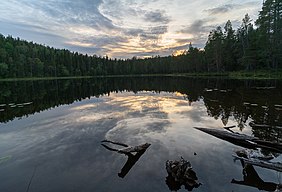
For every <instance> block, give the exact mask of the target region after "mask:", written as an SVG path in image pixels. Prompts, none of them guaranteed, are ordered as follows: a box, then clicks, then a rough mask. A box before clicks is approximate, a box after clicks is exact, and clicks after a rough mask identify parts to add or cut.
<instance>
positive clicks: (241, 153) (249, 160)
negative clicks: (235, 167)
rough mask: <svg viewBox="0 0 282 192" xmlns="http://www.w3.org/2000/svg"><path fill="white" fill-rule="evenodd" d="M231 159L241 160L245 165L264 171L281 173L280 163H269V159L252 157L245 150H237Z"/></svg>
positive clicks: (281, 166)
mask: <svg viewBox="0 0 282 192" xmlns="http://www.w3.org/2000/svg"><path fill="white" fill-rule="evenodd" d="M232 156H233V157H235V158H237V159H240V160H242V161H243V162H244V163H245V164H250V165H255V166H259V167H262V168H266V169H271V170H275V171H278V172H282V163H279V162H271V161H269V160H270V159H271V157H262V156H259V155H252V153H251V152H248V151H247V150H238V151H236V152H235V154H233V155H232Z"/></svg>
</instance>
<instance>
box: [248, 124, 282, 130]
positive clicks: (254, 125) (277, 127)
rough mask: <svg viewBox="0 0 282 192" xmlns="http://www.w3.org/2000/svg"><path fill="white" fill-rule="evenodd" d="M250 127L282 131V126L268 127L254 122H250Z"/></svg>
mask: <svg viewBox="0 0 282 192" xmlns="http://www.w3.org/2000/svg"><path fill="white" fill-rule="evenodd" d="M249 125H250V126H251V127H258V128H271V129H282V126H275V125H266V124H257V123H254V122H250V123H249Z"/></svg>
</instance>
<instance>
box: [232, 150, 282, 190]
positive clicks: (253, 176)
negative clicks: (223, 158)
mask: <svg viewBox="0 0 282 192" xmlns="http://www.w3.org/2000/svg"><path fill="white" fill-rule="evenodd" d="M243 156H245V155H243ZM236 159H237V158H236ZM240 161H241V165H242V167H243V171H242V174H243V180H241V181H239V180H236V179H232V181H231V183H234V184H238V185H245V186H249V187H255V188H257V189H259V190H264V191H275V190H277V189H278V190H277V191H275V192H280V191H279V188H280V190H281V189H282V188H281V187H282V185H281V184H277V183H273V182H265V181H264V180H263V179H261V178H260V176H259V174H258V173H257V171H256V170H255V168H254V167H253V165H251V164H247V163H245V162H244V161H243V160H240Z"/></svg>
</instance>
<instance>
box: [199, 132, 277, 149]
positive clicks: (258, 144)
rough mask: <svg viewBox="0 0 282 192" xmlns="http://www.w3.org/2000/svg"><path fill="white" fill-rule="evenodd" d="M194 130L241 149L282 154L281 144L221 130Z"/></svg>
mask: <svg viewBox="0 0 282 192" xmlns="http://www.w3.org/2000/svg"><path fill="white" fill-rule="evenodd" d="M194 128H195V129H198V130H200V131H203V132H205V133H207V134H210V135H212V136H215V137H217V138H219V139H222V140H225V141H228V142H230V143H232V144H234V145H238V146H241V147H245V148H249V149H256V148H263V149H267V150H269V151H273V152H279V153H282V144H281V143H276V142H271V141H264V140H260V139H259V138H257V137H252V136H248V135H245V134H239V133H234V132H233V133H232V132H227V131H224V130H220V129H211V128H199V127H194Z"/></svg>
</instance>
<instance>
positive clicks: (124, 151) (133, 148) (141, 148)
mask: <svg viewBox="0 0 282 192" xmlns="http://www.w3.org/2000/svg"><path fill="white" fill-rule="evenodd" d="M101 142H104V143H105V142H107V143H112V144H115V145H120V146H123V147H125V148H122V149H114V148H111V147H108V146H107V145H105V144H102V145H103V146H104V147H105V148H107V149H109V150H111V151H116V152H118V153H122V154H128V153H135V152H136V153H137V152H140V151H144V150H146V149H147V148H148V147H149V146H150V145H151V144H149V143H145V144H142V145H137V146H128V145H126V144H123V143H119V142H113V141H108V140H103V141H101Z"/></svg>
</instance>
